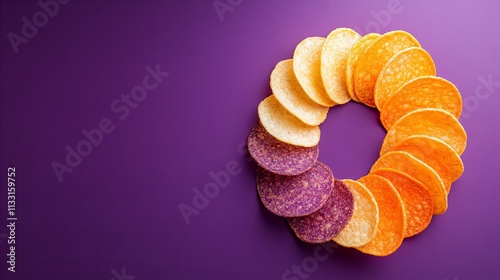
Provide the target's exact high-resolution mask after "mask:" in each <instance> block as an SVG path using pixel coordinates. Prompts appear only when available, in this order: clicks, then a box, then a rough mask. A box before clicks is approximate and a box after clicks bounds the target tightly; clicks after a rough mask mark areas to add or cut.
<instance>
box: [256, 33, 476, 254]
mask: <svg viewBox="0 0 500 280" xmlns="http://www.w3.org/2000/svg"><path fill="white" fill-rule="evenodd" d="M270 80H271V82H270V84H271V90H272V92H273V93H272V95H270V96H268V97H267V98H265V99H264V100H263V101H262V102H261V103H260V104H259V106H258V115H259V123H257V124H255V126H254V127H253V128H252V131H251V132H250V135H249V136H248V141H247V145H248V149H249V152H250V155H251V156H252V157H253V158H254V159H255V161H256V162H257V164H258V168H257V173H256V176H257V180H256V181H257V191H258V194H259V197H260V199H261V202H262V204H263V205H264V206H265V207H266V208H267V209H268V210H269V211H271V212H272V213H274V214H276V215H278V216H282V217H285V218H286V219H287V221H288V224H289V226H290V228H291V229H292V231H293V232H294V233H295V235H296V236H297V238H299V239H300V240H303V241H305V242H309V243H322V242H328V241H334V242H336V243H338V244H340V245H342V246H345V247H352V248H356V249H357V250H359V251H361V252H363V253H366V254H370V255H374V256H387V255H389V254H392V253H393V252H395V251H396V250H397V249H398V248H399V247H400V246H401V244H402V243H403V240H404V238H408V237H411V236H414V235H416V234H418V233H420V232H422V231H424V230H425V229H426V228H427V226H428V225H429V223H430V222H431V220H432V216H433V215H439V214H443V213H444V212H445V211H446V209H447V208H448V194H449V192H450V190H451V185H452V183H453V182H455V181H456V180H457V179H458V178H459V177H460V176H461V175H462V173H463V171H464V166H463V163H462V160H461V158H460V155H462V153H463V152H464V150H465V147H466V144H467V134H466V132H465V130H464V128H463V127H462V125H461V124H460V122H459V121H458V118H459V117H460V114H461V112H462V98H461V96H460V92H459V91H458V89H457V88H456V87H455V86H454V85H453V84H452V83H451V82H449V81H447V80H445V79H443V78H440V77H437V76H436V67H435V65H434V61H433V60H432V57H431V56H430V54H429V53H428V52H427V51H425V50H424V49H423V48H422V47H421V45H420V43H419V42H418V41H417V39H415V38H414V37H413V36H412V35H411V34H409V33H407V32H405V31H401V30H397V31H392V32H388V33H385V34H376V33H370V34H367V35H365V36H361V35H359V34H358V33H356V32H355V31H354V30H352V29H349V28H337V29H335V30H333V31H332V32H331V33H330V34H329V35H328V36H327V37H326V38H324V37H309V38H306V39H304V40H303V41H302V42H300V43H299V44H298V45H297V47H296V48H295V51H294V54H293V58H292V59H288V60H283V61H281V62H279V63H277V65H276V67H275V68H274V70H273V71H272V73H271V79H270ZM350 100H354V101H356V102H360V103H363V104H365V105H367V106H370V107H376V108H377V109H378V110H379V111H380V121H381V123H382V125H383V126H384V127H385V128H386V129H387V135H386V137H385V138H384V142H383V144H382V147H381V150H380V158H378V160H376V161H375V162H374V164H373V166H372V168H371V170H370V172H369V173H368V174H366V175H365V176H363V177H362V178H359V179H358V180H352V179H343V180H340V179H338V178H334V175H333V173H332V171H331V170H330V168H329V167H328V166H327V165H325V164H324V163H321V162H319V161H318V156H319V149H318V143H319V141H320V134H321V131H320V128H319V125H320V124H321V123H322V122H323V121H324V120H325V119H326V117H327V114H328V110H329V108H330V107H332V106H335V105H340V104H345V103H347V102H349V101H350Z"/></svg>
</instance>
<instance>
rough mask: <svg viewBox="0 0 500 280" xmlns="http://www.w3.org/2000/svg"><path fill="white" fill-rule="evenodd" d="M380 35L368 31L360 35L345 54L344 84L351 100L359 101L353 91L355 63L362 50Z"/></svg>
mask: <svg viewBox="0 0 500 280" xmlns="http://www.w3.org/2000/svg"><path fill="white" fill-rule="evenodd" d="M379 37H380V34H378V33H369V34H366V35H365V36H363V37H361V39H359V40H358V41H357V42H356V43H354V45H352V47H351V50H350V51H349V54H348V55H347V62H346V74H345V76H346V77H345V78H346V85H347V92H348V93H349V95H350V96H351V98H352V100H354V101H357V102H360V101H359V99H358V97H357V96H356V93H355V92H354V70H355V69H356V65H357V64H358V60H359V57H360V56H361V54H363V52H364V51H365V50H366V49H367V48H368V47H369V46H370V45H371V44H372V43H373V42H374V41H375V40H376V39H378V38H379Z"/></svg>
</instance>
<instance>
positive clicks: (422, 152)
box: [392, 135, 464, 193]
mask: <svg viewBox="0 0 500 280" xmlns="http://www.w3.org/2000/svg"><path fill="white" fill-rule="evenodd" d="M392 151H403V152H407V153H409V154H411V155H412V156H414V157H416V158H417V159H419V160H421V161H423V162H424V163H426V164H427V165H429V166H430V167H431V168H432V169H434V171H436V173H438V174H439V177H441V180H442V181H443V184H444V187H445V189H446V191H447V192H448V193H449V192H450V187H451V183H452V182H454V181H456V180H457V179H458V178H460V176H461V175H462V173H463V172H464V164H463V163H462V159H460V156H459V155H458V154H457V152H456V151H455V150H453V148H452V147H450V145H448V144H446V143H445V142H443V141H442V140H439V139H437V138H434V137H429V136H426V135H415V136H410V137H408V138H406V139H405V140H403V141H402V142H401V143H399V144H398V145H397V146H396V147H394V148H393V149H392Z"/></svg>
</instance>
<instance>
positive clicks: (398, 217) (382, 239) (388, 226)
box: [356, 175, 406, 256]
mask: <svg viewBox="0 0 500 280" xmlns="http://www.w3.org/2000/svg"><path fill="white" fill-rule="evenodd" d="M358 181H359V182H360V183H362V184H364V185H365V186H366V188H367V189H368V190H369V191H370V192H371V193H372V194H373V196H374V197H375V200H376V201H377V205H378V209H379V222H378V226H377V229H376V230H375V236H374V237H373V239H372V240H370V241H369V242H368V243H366V244H365V245H363V246H359V247H356V249H358V250H359V251H361V252H363V253H366V254H370V255H374V256H387V255H390V254H392V253H394V252H395V251H396V250H397V249H398V248H399V246H401V243H402V242H403V238H404V235H405V232H406V217H405V210H404V206H403V201H402V200H401V196H400V195H399V193H398V192H397V190H396V189H395V188H394V186H393V185H392V184H391V182H389V180H387V179H385V178H383V177H381V176H378V175H366V176H364V177H362V178H360V179H359V180H358Z"/></svg>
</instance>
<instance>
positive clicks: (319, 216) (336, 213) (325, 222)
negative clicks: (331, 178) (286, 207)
mask: <svg viewBox="0 0 500 280" xmlns="http://www.w3.org/2000/svg"><path fill="white" fill-rule="evenodd" d="M353 209H354V197H353V195H352V193H351V191H350V190H349V188H348V187H347V186H346V185H345V184H344V183H343V182H342V181H340V180H337V179H335V183H334V186H333V190H332V193H331V195H330V197H329V198H328V200H327V201H326V203H325V204H324V205H323V207H321V208H320V209H319V210H318V211H316V212H314V213H312V214H310V215H308V216H305V217H297V218H289V219H288V224H289V225H290V227H291V228H292V230H293V232H294V233H295V235H296V236H297V237H298V238H299V239H301V240H303V241H305V242H309V243H322V242H327V241H329V240H331V239H332V238H333V237H335V236H337V235H338V234H339V233H340V231H342V229H344V227H345V226H346V225H347V223H348V222H349V220H350V219H351V216H352V212H353Z"/></svg>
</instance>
